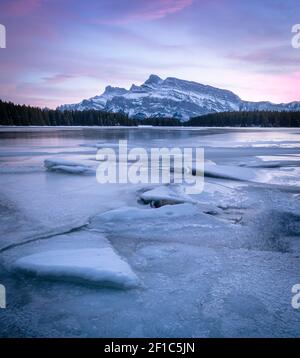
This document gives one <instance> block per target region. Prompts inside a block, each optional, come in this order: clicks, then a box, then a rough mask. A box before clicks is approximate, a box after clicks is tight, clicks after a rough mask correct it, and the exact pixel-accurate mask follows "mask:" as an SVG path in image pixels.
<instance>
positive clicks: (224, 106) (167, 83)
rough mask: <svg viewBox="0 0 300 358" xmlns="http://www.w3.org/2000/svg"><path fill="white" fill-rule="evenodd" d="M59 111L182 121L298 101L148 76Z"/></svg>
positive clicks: (289, 107)
mask: <svg viewBox="0 0 300 358" xmlns="http://www.w3.org/2000/svg"><path fill="white" fill-rule="evenodd" d="M58 109H59V110H62V111H64V110H78V111H83V110H90V109H94V110H105V111H109V112H123V113H127V114H128V115H129V116H130V117H133V118H141V119H143V118H149V117H166V118H167V117H175V118H179V119H181V120H182V121H186V120H188V119H189V118H191V117H195V116H200V115H204V114H207V113H214V112H226V111H240V110H241V111H242V110H243V111H246V110H274V111H275V110H276V111H295V110H300V102H292V103H288V104H284V103H282V104H273V103H271V102H249V101H243V100H241V99H240V98H239V97H238V96H237V95H235V94H234V93H233V92H230V91H227V90H223V89H219V88H216V87H212V86H206V85H203V84H200V83H197V82H191V81H185V80H180V79H177V78H174V77H168V78H166V79H165V80H163V79H161V78H160V77H158V76H156V75H151V76H150V77H149V78H148V79H147V81H146V82H145V83H143V84H142V85H141V86H136V85H132V86H131V88H130V89H129V90H126V89H125V88H119V87H111V86H107V87H106V89H105V91H104V93H103V94H101V95H100V96H95V97H92V98H90V99H85V100H83V101H82V102H80V103H77V104H66V105H62V106H60V107H58Z"/></svg>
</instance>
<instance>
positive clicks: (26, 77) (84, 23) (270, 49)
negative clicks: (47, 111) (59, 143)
mask: <svg viewBox="0 0 300 358" xmlns="http://www.w3.org/2000/svg"><path fill="white" fill-rule="evenodd" d="M299 14H300V2H299V1H298V0H285V1H283V0H265V1H263V2H262V1H260V0H253V1H251V2H246V1H244V0H210V1H209V0H151V1H149V0H90V1H89V2H86V1H79V0H65V1H59V0H51V1H47V0H22V1H21V0H1V3H0V23H1V24H3V25H5V26H6V30H7V48H6V49H0V66H1V71H0V98H1V99H4V100H11V101H14V102H17V103H26V104H31V105H38V106H42V107H44V106H47V107H51V108H55V107H56V106H57V105H60V104H64V103H73V102H78V101H80V100H82V99H84V98H88V97H91V96H94V95H97V94H100V93H101V92H102V91H103V89H104V87H105V86H106V85H108V84H110V85H114V86H122V87H126V88H128V87H130V85H131V84H132V83H133V82H135V83H136V84H140V83H142V82H144V81H145V79H146V78H148V76H149V74H150V73H156V74H157V75H159V76H160V77H162V78H165V77H168V76H172V77H178V78H182V79H186V80H192V81H197V82H200V83H204V84H209V85H213V86H217V87H220V88H226V89H229V90H232V91H234V92H235V93H236V94H237V95H239V96H240V97H241V98H242V99H245V100H254V101H260V100H269V101H273V102H290V101H294V100H300V86H299V80H300V49H298V50H297V49H294V48H293V47H292V46H291V39H292V33H291V29H292V26H293V25H294V24H296V23H300V16H299Z"/></svg>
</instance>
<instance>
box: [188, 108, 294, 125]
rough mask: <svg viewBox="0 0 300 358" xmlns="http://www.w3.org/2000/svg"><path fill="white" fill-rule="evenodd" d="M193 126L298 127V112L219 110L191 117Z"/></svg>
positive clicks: (190, 123)
mask: <svg viewBox="0 0 300 358" xmlns="http://www.w3.org/2000/svg"><path fill="white" fill-rule="evenodd" d="M186 125H187V126H195V127H300V112H271V111H253V112H221V113H212V114H207V115H204V116H200V117H194V118H191V119H190V120H189V121H188V122H187V123H186Z"/></svg>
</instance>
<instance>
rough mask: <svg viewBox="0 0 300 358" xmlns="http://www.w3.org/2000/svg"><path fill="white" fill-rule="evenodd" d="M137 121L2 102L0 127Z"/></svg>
mask: <svg viewBox="0 0 300 358" xmlns="http://www.w3.org/2000/svg"><path fill="white" fill-rule="evenodd" d="M137 124H138V123H137V121H136V120H134V119H130V118H128V116H127V115H125V114H122V113H109V112H103V111H93V110H91V111H83V112H79V111H64V112H61V111H58V110H49V109H41V108H37V107H30V106H25V105H23V106H21V105H15V104H13V103H11V102H9V103H7V102H2V101H0V125H13V126H27V125H32V126H135V125H137Z"/></svg>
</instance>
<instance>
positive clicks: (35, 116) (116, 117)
mask: <svg viewBox="0 0 300 358" xmlns="http://www.w3.org/2000/svg"><path fill="white" fill-rule="evenodd" d="M0 125H8V126H9V125H11V126H27V125H31V126H137V125H153V126H187V127H300V112H271V111H253V112H221V113H212V114H207V115H203V116H199V117H194V118H191V119H190V120H189V121H187V122H185V123H182V122H180V120H179V119H177V118H147V119H134V118H129V117H128V116H127V115H126V114H124V113H111V112H104V111H95V110H89V111H64V112H62V111H59V110H51V109H41V108H38V107H31V106H25V105H16V104H14V103H12V102H3V101H1V100H0Z"/></svg>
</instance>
